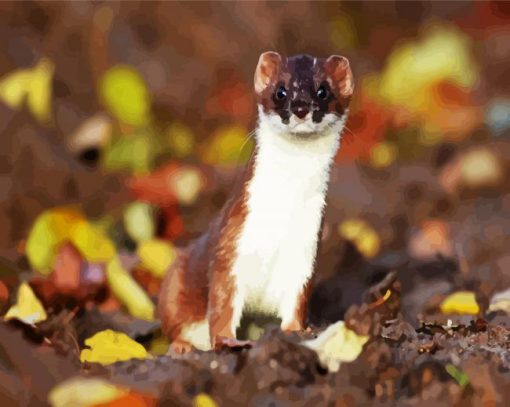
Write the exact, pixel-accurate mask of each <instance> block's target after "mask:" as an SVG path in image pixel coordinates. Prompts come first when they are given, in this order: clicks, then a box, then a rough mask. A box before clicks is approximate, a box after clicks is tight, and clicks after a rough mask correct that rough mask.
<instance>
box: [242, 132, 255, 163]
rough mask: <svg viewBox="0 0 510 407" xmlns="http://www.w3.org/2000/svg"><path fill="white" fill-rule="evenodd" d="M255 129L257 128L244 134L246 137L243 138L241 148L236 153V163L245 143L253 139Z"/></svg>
mask: <svg viewBox="0 0 510 407" xmlns="http://www.w3.org/2000/svg"><path fill="white" fill-rule="evenodd" d="M256 131H257V130H256V129H254V130H252V131H250V132H249V133H248V135H247V136H246V139H245V140H244V142H243V145H242V146H241V148H240V149H239V153H238V155H237V163H238V164H239V160H240V159H241V154H242V153H243V150H244V148H245V147H246V144H248V142H249V141H250V140H251V139H253V136H254V135H255V133H256Z"/></svg>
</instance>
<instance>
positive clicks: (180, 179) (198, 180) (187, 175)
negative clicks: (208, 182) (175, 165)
mask: <svg viewBox="0 0 510 407" xmlns="http://www.w3.org/2000/svg"><path fill="white" fill-rule="evenodd" d="M203 184H204V182H203V180H202V174H201V173H200V172H199V171H198V170H197V169H194V168H192V167H183V168H179V169H178V170H177V171H176V172H175V173H174V174H172V176H171V177H170V187H171V188H172V190H173V191H174V193H175V195H176V196H177V199H178V200H179V202H180V203H182V204H183V205H191V204H193V203H194V202H195V201H196V199H197V198H198V194H199V193H200V190H201V189H202V186H203Z"/></svg>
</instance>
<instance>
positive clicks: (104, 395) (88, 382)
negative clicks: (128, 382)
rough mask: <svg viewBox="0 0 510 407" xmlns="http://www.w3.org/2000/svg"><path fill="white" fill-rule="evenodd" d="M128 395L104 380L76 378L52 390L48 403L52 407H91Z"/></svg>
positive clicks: (124, 390) (125, 391)
mask: <svg viewBox="0 0 510 407" xmlns="http://www.w3.org/2000/svg"><path fill="white" fill-rule="evenodd" d="M127 393H128V391H127V390H126V389H123V388H120V387H117V386H115V385H113V384H112V383H109V382H107V381H106V380H104V379H99V378H95V377H91V378H86V377H74V378H71V379H69V380H66V381H64V382H62V383H59V384H57V385H56V386H55V387H54V388H53V389H51V391H50V393H49V394H48V401H49V403H50V405H51V406H52V407H91V406H94V405H97V404H105V403H109V402H112V401H115V400H117V399H120V398H121V397H123V396H124V395H126V394H127Z"/></svg>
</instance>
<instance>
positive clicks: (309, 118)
mask: <svg viewBox="0 0 510 407" xmlns="http://www.w3.org/2000/svg"><path fill="white" fill-rule="evenodd" d="M353 89H354V81H353V77H352V72H351V68H350V66H349V61H348V60H347V59H346V58H345V57H342V56H338V55H332V56H330V57H329V58H326V59H321V58H314V57H311V56H309V55H297V56H293V57H289V58H282V57H281V56H280V55H279V54H278V53H276V52H265V53H263V54H262V55H261V56H260V59H259V63H258V65H257V69H256V70H255V93H256V95H257V101H258V104H259V115H260V117H259V120H260V124H261V125H264V126H265V127H266V128H267V126H269V128H270V129H271V130H274V131H275V133H280V134H285V135H290V136H291V137H292V136H295V137H297V138H305V139H306V138H315V137H314V136H320V135H322V134H325V133H331V131H336V132H338V133H339V132H340V130H341V129H342V127H343V123H344V122H345V116H346V114H347V108H348V106H349V101H350V98H351V95H352V92H353Z"/></svg>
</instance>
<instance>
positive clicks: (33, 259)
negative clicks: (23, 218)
mask: <svg viewBox="0 0 510 407" xmlns="http://www.w3.org/2000/svg"><path fill="white" fill-rule="evenodd" d="M66 241H69V242H71V243H73V245H74V246H75V247H76V248H77V249H78V250H79V251H80V253H81V254H82V255H83V256H84V257H85V258H86V259H87V260H88V261H90V262H94V263H103V262H106V261H108V260H110V259H111V258H112V257H113V256H114V255H115V248H114V246H113V244H112V243H111V241H110V240H109V239H108V237H107V236H105V235H104V234H103V233H102V232H101V230H99V229H98V228H97V227H95V226H94V225H92V224H91V223H90V222H88V221H87V220H86V218H85V217H84V215H83V214H82V213H81V212H80V211H79V210H76V209H71V208H55V209H51V210H48V211H46V212H44V213H42V214H41V215H40V216H39V217H38V218H37V220H36V221H35V223H34V225H33V227H32V230H31V231H30V234H29V236H28V239H27V242H26V254H27V257H28V259H29V260H30V263H31V264H32V266H33V267H34V269H35V270H37V271H39V272H41V273H44V274H49V273H50V272H51V267H52V266H53V262H54V260H55V256H56V253H57V249H58V247H59V245H61V244H62V243H64V242H66Z"/></svg>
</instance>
